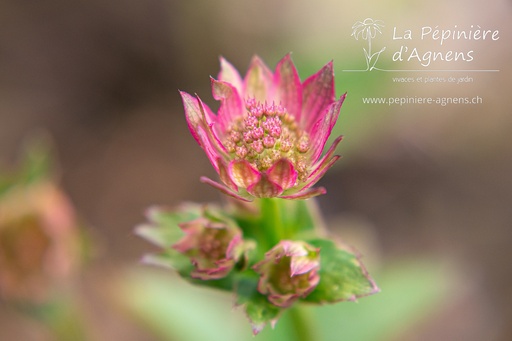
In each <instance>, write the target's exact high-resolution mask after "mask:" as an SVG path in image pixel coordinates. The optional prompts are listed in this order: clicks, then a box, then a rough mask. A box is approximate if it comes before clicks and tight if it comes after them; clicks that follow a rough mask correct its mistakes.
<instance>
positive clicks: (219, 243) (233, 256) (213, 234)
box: [173, 217, 243, 280]
mask: <svg viewBox="0 0 512 341" xmlns="http://www.w3.org/2000/svg"><path fill="white" fill-rule="evenodd" d="M179 226H180V228H181V229H182V230H183V232H185V236H184V237H183V238H182V239H181V240H180V241H178V242H177V243H176V244H174V245H173V248H174V249H175V250H177V251H179V252H180V253H182V254H184V255H186V256H188V257H190V260H191V262H192V264H193V265H194V270H193V271H192V273H191V277H193V278H198V279H202V280H210V279H219V278H223V277H226V276H227V275H228V273H229V272H230V271H231V270H232V269H233V266H234V265H235V264H236V262H237V261H238V259H239V258H240V256H241V254H242V253H243V250H242V248H243V242H242V232H241V231H240V229H239V228H238V227H235V226H230V225H228V224H226V223H222V222H214V221H211V220H209V219H207V218H205V217H200V218H197V219H195V220H192V221H189V222H186V223H182V224H180V225H179Z"/></svg>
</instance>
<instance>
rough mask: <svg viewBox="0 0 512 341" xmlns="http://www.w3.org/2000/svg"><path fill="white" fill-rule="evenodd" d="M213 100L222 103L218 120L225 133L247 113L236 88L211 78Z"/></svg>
mask: <svg viewBox="0 0 512 341" xmlns="http://www.w3.org/2000/svg"><path fill="white" fill-rule="evenodd" d="M211 82H212V93H213V98H215V99H216V100H218V101H221V104H220V108H219V112H218V120H219V123H220V128H221V129H222V131H223V132H225V131H226V129H228V127H229V126H230V124H232V123H233V122H234V120H235V119H236V118H237V117H238V116H242V115H243V114H244V113H245V109H244V105H243V102H242V99H241V98H240V95H239V94H238V91H237V90H236V88H235V87H234V86H233V85H231V84H229V83H226V82H222V81H218V80H216V79H214V78H211Z"/></svg>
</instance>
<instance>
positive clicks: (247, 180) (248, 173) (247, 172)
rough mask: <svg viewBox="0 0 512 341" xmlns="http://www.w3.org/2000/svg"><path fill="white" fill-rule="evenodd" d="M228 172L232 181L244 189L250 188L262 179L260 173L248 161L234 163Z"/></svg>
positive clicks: (230, 165)
mask: <svg viewBox="0 0 512 341" xmlns="http://www.w3.org/2000/svg"><path fill="white" fill-rule="evenodd" d="M228 172H229V176H230V178H231V180H233V182H234V183H235V184H236V185H237V186H239V187H242V188H248V187H249V186H252V185H254V184H256V183H258V181H259V180H260V179H261V174H260V172H259V171H258V170H257V169H255V168H254V167H253V166H252V165H251V164H250V163H249V162H247V161H246V160H235V161H232V162H231V163H230V164H229V166H228Z"/></svg>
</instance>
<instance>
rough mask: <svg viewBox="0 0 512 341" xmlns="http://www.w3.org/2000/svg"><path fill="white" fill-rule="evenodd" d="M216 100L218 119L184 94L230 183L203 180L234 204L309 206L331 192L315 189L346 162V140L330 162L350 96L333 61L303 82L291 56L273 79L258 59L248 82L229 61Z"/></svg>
mask: <svg viewBox="0 0 512 341" xmlns="http://www.w3.org/2000/svg"><path fill="white" fill-rule="evenodd" d="M220 63H221V71H220V73H219V76H218V79H213V78H212V79H211V85H212V93H213V97H214V98H215V99H216V100H219V101H220V102H221V104H220V108H219V110H218V112H217V114H215V113H213V112H212V110H211V109H210V108H209V107H208V106H207V105H206V104H204V103H203V102H202V101H201V99H200V98H199V97H197V96H192V95H190V94H188V93H186V92H180V93H181V97H182V100H183V105H184V107H185V114H186V118H187V123H188V126H189V129H190V132H191V133H192V135H193V136H194V138H195V140H196V141H197V143H198V144H199V145H200V146H201V147H202V148H203V149H204V151H205V152H206V155H207V156H208V158H209V160H210V162H211V164H212V165H213V167H214V168H215V170H216V171H217V173H218V174H219V176H220V179H221V181H222V183H218V182H215V181H213V180H211V179H209V178H206V177H202V178H201V181H203V182H205V183H207V184H209V185H211V186H213V187H215V188H217V189H219V190H221V191H222V192H223V193H225V194H227V195H230V196H232V197H234V198H237V199H240V200H245V201H250V200H252V199H253V198H269V197H280V198H286V199H306V198H310V197H314V196H317V195H320V194H324V193H325V189H324V188H323V187H318V188H312V186H313V185H314V184H315V183H316V182H317V181H318V180H320V178H321V177H322V176H323V175H324V174H325V172H326V171H327V170H328V169H329V168H330V167H331V166H332V165H333V164H334V163H335V162H336V161H337V160H338V159H339V156H338V155H333V154H334V151H335V149H336V146H337V145H338V144H339V143H340V141H341V139H342V137H341V136H340V137H338V138H337V139H335V141H334V142H333V144H332V145H331V147H330V148H329V150H328V151H327V152H326V154H325V155H323V156H322V151H323V149H324V147H325V144H326V142H327V139H328V138H329V136H330V134H331V131H332V129H333V127H334V125H335V123H336V121H337V119H338V116H339V112H340V109H341V105H342V104H343V101H344V99H345V96H346V94H344V95H343V96H341V97H340V98H339V99H338V100H336V98H335V91H334V72H333V64H332V62H329V63H327V64H326V65H325V66H324V67H323V68H322V69H320V70H319V71H318V72H317V73H315V74H314V75H312V76H310V77H309V78H307V79H306V80H305V81H304V82H301V80H300V78H299V76H298V73H297V69H296V68H295V65H294V64H293V61H292V60H291V57H290V55H289V54H288V55H286V56H285V57H284V58H283V59H281V61H279V63H278V64H277V66H276V69H275V71H274V72H272V71H271V70H270V69H269V68H268V67H267V66H266V65H265V64H264V63H263V61H262V60H261V59H260V58H259V57H257V56H255V57H254V58H253V59H252V61H251V65H250V67H249V70H248V71H247V74H246V75H245V77H244V78H243V79H242V77H241V76H240V74H239V73H238V71H237V70H236V69H235V68H234V67H233V66H232V65H231V64H230V63H229V62H228V61H226V60H225V59H223V58H221V60H220Z"/></svg>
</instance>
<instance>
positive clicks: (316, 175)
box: [303, 155, 340, 189]
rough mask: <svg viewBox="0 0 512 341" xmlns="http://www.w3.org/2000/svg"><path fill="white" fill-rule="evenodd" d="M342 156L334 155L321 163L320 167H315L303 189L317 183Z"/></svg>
mask: <svg viewBox="0 0 512 341" xmlns="http://www.w3.org/2000/svg"><path fill="white" fill-rule="evenodd" d="M339 158H340V156H339V155H334V156H333V157H332V158H330V159H329V160H325V162H324V163H322V164H320V165H319V166H318V168H316V169H314V170H313V172H311V174H310V175H309V177H308V178H307V180H306V185H305V186H304V187H303V189H306V188H309V187H311V186H313V185H314V184H316V183H317V182H318V180H320V179H321V178H322V176H324V174H325V173H326V172H327V171H328V170H329V168H331V167H332V166H333V165H334V164H335V163H336V161H338V160H339Z"/></svg>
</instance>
